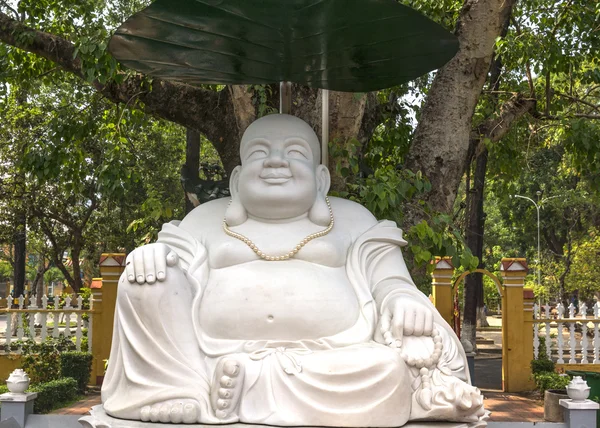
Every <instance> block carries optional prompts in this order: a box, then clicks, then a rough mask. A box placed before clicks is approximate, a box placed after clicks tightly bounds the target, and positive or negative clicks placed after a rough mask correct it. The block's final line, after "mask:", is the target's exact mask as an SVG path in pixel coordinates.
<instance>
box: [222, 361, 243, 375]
mask: <svg viewBox="0 0 600 428" xmlns="http://www.w3.org/2000/svg"><path fill="white" fill-rule="evenodd" d="M223 373H225V374H226V375H227V376H230V377H232V378H234V377H237V376H238V375H239V374H240V363H238V362H237V361H234V360H227V361H225V363H224V364H223Z"/></svg>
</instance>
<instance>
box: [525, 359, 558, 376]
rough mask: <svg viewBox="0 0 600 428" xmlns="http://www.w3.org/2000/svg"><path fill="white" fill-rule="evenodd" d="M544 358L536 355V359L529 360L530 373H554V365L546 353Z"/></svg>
mask: <svg viewBox="0 0 600 428" xmlns="http://www.w3.org/2000/svg"><path fill="white" fill-rule="evenodd" d="M544 357H545V358H541V355H540V357H538V359H537V360H531V373H533V374H534V375H536V374H538V373H554V368H555V367H556V365H555V364H554V361H552V360H551V359H549V358H548V356H547V355H546V354H544Z"/></svg>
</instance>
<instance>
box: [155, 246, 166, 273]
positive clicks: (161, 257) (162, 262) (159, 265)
mask: <svg viewBox="0 0 600 428" xmlns="http://www.w3.org/2000/svg"><path fill="white" fill-rule="evenodd" d="M167 252H168V248H167V247H165V246H164V245H159V246H157V247H156V248H155V250H154V269H155V272H156V279H158V280H159V281H164V280H165V278H166V277H167Z"/></svg>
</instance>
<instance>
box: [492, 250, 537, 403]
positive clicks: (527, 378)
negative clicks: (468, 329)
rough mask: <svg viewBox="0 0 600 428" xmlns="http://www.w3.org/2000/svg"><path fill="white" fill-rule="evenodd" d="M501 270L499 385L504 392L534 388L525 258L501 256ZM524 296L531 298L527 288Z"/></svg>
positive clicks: (531, 326) (530, 316)
mask: <svg viewBox="0 0 600 428" xmlns="http://www.w3.org/2000/svg"><path fill="white" fill-rule="evenodd" d="M500 273H501V276H502V280H503V285H504V287H503V288H504V290H503V291H504V292H503V295H502V388H503V390H504V391H505V392H521V391H530V390H532V389H534V387H535V386H534V384H533V381H532V380H531V369H530V362H531V359H532V358H533V337H532V334H533V333H532V332H531V331H529V330H531V329H532V328H533V325H532V324H531V323H526V320H528V319H529V320H531V319H532V313H531V312H529V309H530V307H529V305H526V302H525V299H524V292H525V291H524V286H525V276H526V275H527V261H526V260H525V259H521V258H504V259H502V261H501V266H500ZM526 293H527V300H528V301H529V300H531V298H530V294H529V291H527V292H526Z"/></svg>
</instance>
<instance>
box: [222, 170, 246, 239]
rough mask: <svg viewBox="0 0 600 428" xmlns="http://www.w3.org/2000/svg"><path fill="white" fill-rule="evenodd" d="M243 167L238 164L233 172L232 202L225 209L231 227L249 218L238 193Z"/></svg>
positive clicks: (230, 187) (231, 182) (230, 189)
mask: <svg viewBox="0 0 600 428" xmlns="http://www.w3.org/2000/svg"><path fill="white" fill-rule="evenodd" d="M241 169H242V167H241V166H236V167H235V169H234V170H233V172H232V173H231V179H230V180H229V191H230V192H231V204H229V206H228V207H227V210H226V211H225V221H227V224H228V225H229V226H231V227H233V226H239V225H240V224H242V223H244V222H245V221H246V220H248V212H247V211H246V208H244V205H242V202H241V201H240V197H239V195H238V183H239V179H240V171H241Z"/></svg>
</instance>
